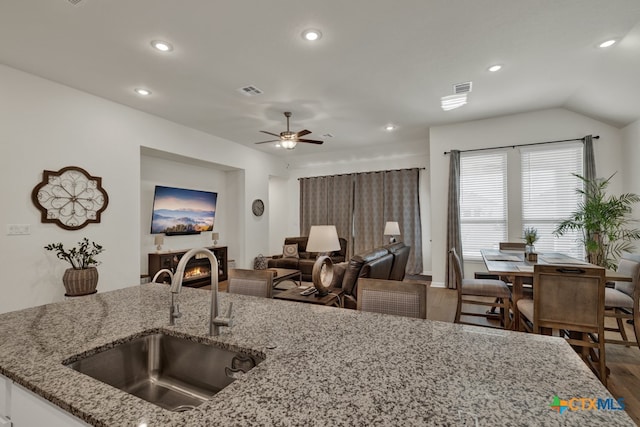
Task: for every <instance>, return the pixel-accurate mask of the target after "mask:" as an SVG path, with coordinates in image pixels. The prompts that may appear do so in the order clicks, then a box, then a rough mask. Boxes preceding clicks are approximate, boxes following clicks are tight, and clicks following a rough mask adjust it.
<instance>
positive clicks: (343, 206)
mask: <svg viewBox="0 0 640 427" xmlns="http://www.w3.org/2000/svg"><path fill="white" fill-rule="evenodd" d="M327 178H328V179H327V190H328V191H327V221H326V224H328V225H335V226H336V230H338V236H340V237H343V238H345V239H346V240H347V259H348V258H350V257H351V255H352V254H353V233H352V231H353V225H352V224H353V184H354V183H353V175H336V176H329V177H327Z"/></svg>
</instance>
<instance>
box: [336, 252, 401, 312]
mask: <svg viewBox="0 0 640 427" xmlns="http://www.w3.org/2000/svg"><path fill="white" fill-rule="evenodd" d="M410 252H411V247H410V246H406V245H405V244H404V243H402V242H396V243H391V244H388V245H384V246H381V247H379V248H375V249H371V250H369V251H366V252H363V253H360V254H357V255H354V256H352V257H351V259H350V260H349V262H344V263H339V264H335V263H334V266H333V281H332V283H331V286H332V287H336V288H342V290H343V292H344V294H343V298H344V307H345V308H352V309H356V306H357V295H358V279H359V278H360V277H368V278H371V279H384V280H397V281H402V280H404V276H405V269H406V267H407V261H408V260H409V253H410Z"/></svg>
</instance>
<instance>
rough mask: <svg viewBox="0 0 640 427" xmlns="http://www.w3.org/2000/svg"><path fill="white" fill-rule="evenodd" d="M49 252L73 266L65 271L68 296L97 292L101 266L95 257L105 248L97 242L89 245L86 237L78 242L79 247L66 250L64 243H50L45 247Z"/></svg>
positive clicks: (64, 282)
mask: <svg viewBox="0 0 640 427" xmlns="http://www.w3.org/2000/svg"><path fill="white" fill-rule="evenodd" d="M44 248H45V249H46V250H48V251H55V252H56V255H57V257H58V258H59V259H61V260H64V261H67V262H68V263H69V264H71V268H68V269H66V270H65V272H64V275H63V276H62V283H63V284H64V288H65V291H66V294H65V295H67V296H80V295H88V294H92V293H94V292H96V288H97V286H98V269H97V268H96V267H95V266H96V265H98V264H99V262H98V261H96V259H95V256H96V255H98V254H100V253H102V252H103V251H104V248H103V247H102V245H99V244H97V243H95V242H91V243H89V239H87V238H86V237H85V238H83V239H82V240H81V241H79V242H78V246H77V247H74V248H71V249H69V250H66V249H65V248H64V245H63V244H62V243H50V244H48V245H47V246H45V247H44Z"/></svg>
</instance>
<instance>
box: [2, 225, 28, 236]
mask: <svg viewBox="0 0 640 427" xmlns="http://www.w3.org/2000/svg"><path fill="white" fill-rule="evenodd" d="M26 234H31V224H7V236H23V235H26Z"/></svg>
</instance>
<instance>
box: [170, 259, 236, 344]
mask: <svg viewBox="0 0 640 427" xmlns="http://www.w3.org/2000/svg"><path fill="white" fill-rule="evenodd" d="M199 254H203V255H205V256H206V257H207V258H208V259H209V262H210V263H211V311H210V313H209V335H220V326H231V325H232V323H233V322H232V320H231V309H232V303H229V310H228V311H227V315H226V316H225V317H221V316H218V311H219V307H218V260H217V259H216V257H215V255H214V254H213V253H212V252H211V251H210V250H208V249H206V248H194V249H191V250H190V251H189V252H187V253H186V254H184V255H183V256H182V258H180V262H179V263H178V267H177V268H176V272H175V273H174V275H173V279H172V280H171V309H170V316H171V319H170V323H169V324H170V325H174V324H175V318H177V317H180V316H181V315H182V313H180V309H179V307H178V304H177V303H176V302H175V300H174V297H175V296H177V294H179V293H180V289H182V280H183V278H184V270H185V268H186V266H187V263H188V262H189V260H190V259H191V258H193V257H195V256H196V255H199ZM174 306H175V307H174Z"/></svg>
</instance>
